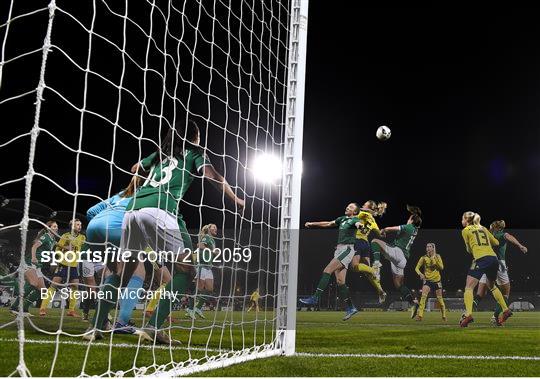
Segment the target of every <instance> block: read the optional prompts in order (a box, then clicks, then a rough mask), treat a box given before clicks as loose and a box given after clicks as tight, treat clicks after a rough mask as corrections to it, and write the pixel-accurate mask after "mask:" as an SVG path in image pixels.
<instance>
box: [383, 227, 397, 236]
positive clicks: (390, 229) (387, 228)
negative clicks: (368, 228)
mask: <svg viewBox="0 0 540 379" xmlns="http://www.w3.org/2000/svg"><path fill="white" fill-rule="evenodd" d="M400 228H401V226H387V227H386V228H384V229H382V230H381V236H383V237H386V233H388V232H395V233H397V232H399V230H400Z"/></svg>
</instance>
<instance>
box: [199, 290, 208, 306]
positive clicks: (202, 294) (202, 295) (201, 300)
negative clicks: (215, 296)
mask: <svg viewBox="0 0 540 379" xmlns="http://www.w3.org/2000/svg"><path fill="white" fill-rule="evenodd" d="M207 295H208V291H207V290H202V291H201V292H200V293H199V296H198V299H199V300H198V301H197V305H196V307H197V308H199V309H202V306H203V305H204V303H206V300H207V299H208V296H207Z"/></svg>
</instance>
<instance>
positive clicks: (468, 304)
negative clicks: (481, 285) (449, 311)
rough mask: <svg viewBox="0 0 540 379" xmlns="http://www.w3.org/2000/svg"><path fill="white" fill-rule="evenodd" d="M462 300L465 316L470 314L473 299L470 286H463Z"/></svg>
mask: <svg viewBox="0 0 540 379" xmlns="http://www.w3.org/2000/svg"><path fill="white" fill-rule="evenodd" d="M499 293H500V292H499ZM463 301H464V302H465V316H470V315H472V311H473V301H474V295H473V289H472V288H465V293H464V294H463Z"/></svg>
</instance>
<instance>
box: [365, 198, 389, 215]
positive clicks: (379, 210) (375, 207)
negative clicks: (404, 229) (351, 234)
mask: <svg viewBox="0 0 540 379" xmlns="http://www.w3.org/2000/svg"><path fill="white" fill-rule="evenodd" d="M366 204H367V206H368V209H369V210H370V212H371V214H372V215H373V216H375V217H377V216H382V215H383V214H384V213H385V212H386V208H387V207H388V204H386V203H385V202H384V201H381V202H380V203H377V202H376V201H374V200H368V201H366Z"/></svg>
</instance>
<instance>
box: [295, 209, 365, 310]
mask: <svg viewBox="0 0 540 379" xmlns="http://www.w3.org/2000/svg"><path fill="white" fill-rule="evenodd" d="M359 212H360V206H359V205H358V204H357V203H351V204H349V205H347V208H345V216H341V217H338V218H337V219H335V220H334V221H318V222H306V224H305V225H306V228H311V227H319V228H332V227H336V226H337V227H339V235H338V241H337V246H336V250H335V252H334V258H332V260H331V261H330V263H328V265H327V266H326V267H325V269H324V271H323V274H322V276H321V279H320V280H319V284H318V285H317V290H316V291H315V293H314V294H313V295H312V296H310V297H307V298H304V299H300V302H301V303H303V304H306V305H316V304H318V303H319V299H320V298H321V295H322V294H323V292H324V291H325V290H326V287H327V286H328V282H329V281H330V277H331V276H332V274H334V275H335V276H336V282H337V285H338V291H339V297H340V298H341V299H342V300H344V301H345V303H346V304H347V308H346V311H345V316H344V317H343V321H346V320H348V319H350V318H351V317H352V316H353V315H355V314H356V313H358V310H357V309H356V307H355V306H354V304H353V303H352V299H351V297H350V294H349V287H347V284H345V280H346V278H347V269H348V267H349V264H350V263H351V261H352V259H353V257H354V243H355V240H356V237H355V235H356V230H357V228H358V226H357V224H359V223H360V219H359V218H358V213H359Z"/></svg>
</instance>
